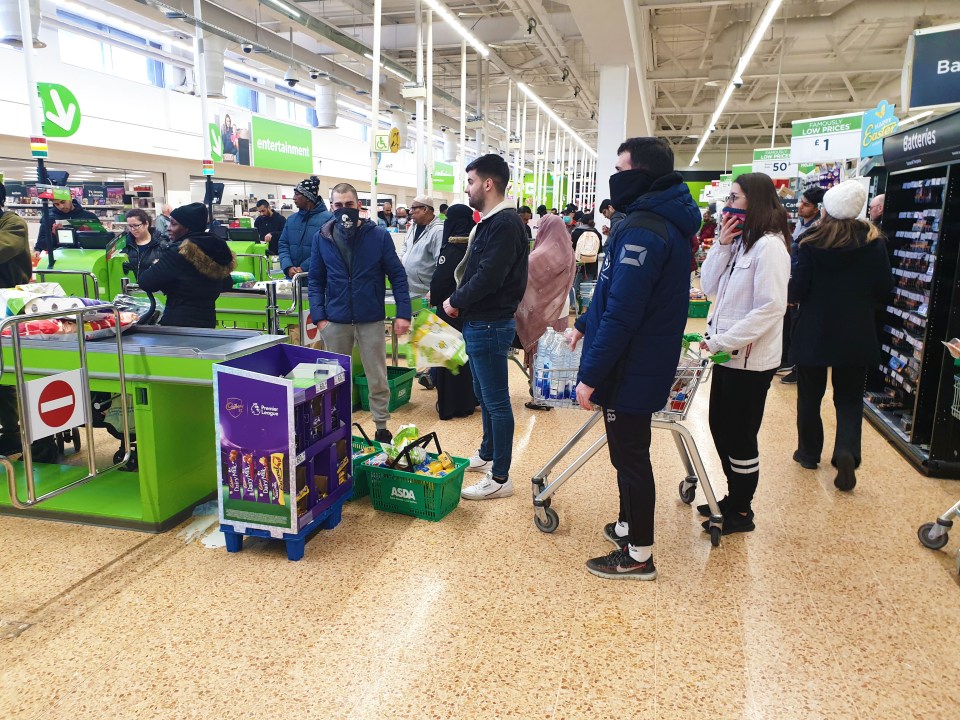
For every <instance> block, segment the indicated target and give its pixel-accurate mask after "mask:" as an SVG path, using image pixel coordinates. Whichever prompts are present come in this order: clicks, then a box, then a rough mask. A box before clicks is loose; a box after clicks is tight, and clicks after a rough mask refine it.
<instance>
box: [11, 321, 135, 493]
mask: <svg viewBox="0 0 960 720" xmlns="http://www.w3.org/2000/svg"><path fill="white" fill-rule="evenodd" d="M105 312H112V313H113V318H114V322H115V323H116V325H115V329H116V339H117V371H118V375H119V379H120V411H121V414H122V416H123V447H124V448H125V449H126V450H125V453H124V456H123V459H122V460H121V461H120V462H118V463H114V464H113V465H111V466H110V467H107V468H104V469H103V470H98V469H97V454H96V440H95V438H94V432H93V421H92V419H91V418H92V415H93V412H92V411H93V407H92V403H91V400H90V376H89V373H88V371H87V339H86V336H85V334H84V329H83V318H84V317H85V316H86V315H90V314H93V313H105ZM70 317H72V318H73V319H74V322H75V323H76V325H77V350H78V352H79V353H80V377H81V382H80V386H81V387H80V391H81V394H82V395H83V399H82V402H85V403H86V404H87V412H86V422H85V424H84V427H85V429H86V435H87V475H85V476H84V477H82V478H80V479H79V480H74V481H73V482H71V483H68V484H67V485H64V486H63V487H60V488H57V489H56V490H51V491H50V492H48V493H45V494H43V495H41V496H40V497H37V490H36V481H35V478H34V473H33V453H32V451H31V448H30V444H31V442H32V440H31V437H30V435H31V430H30V425H29V423H28V421H27V410H26V408H25V407H24V404H23V403H24V398H25V397H26V380H24V370H23V346H22V338H21V337H20V329H19V326H20V325H22V324H23V323H27V322H33V321H35V320H53V319H57V318H70ZM7 328H10V338H11V340H12V347H13V364H14V377H15V388H16V391H17V413H18V415H19V418H20V438H21V444H22V446H23V471H24V477H25V479H26V484H27V500H26V502H24V501H22V500H21V499H20V496H19V495H18V492H17V482H16V474H15V472H14V469H13V465H12V464H11V462H10V460H9V459H8V458H7V457H6V456H3V455H0V464H2V465H3V466H4V469H5V470H6V474H7V485H8V487H9V489H10V504H11V505H13V506H14V507H15V508H18V509H20V510H27V509H29V508H31V507H33V506H34V505H37V504H38V503H41V502H43V501H44V500H49V499H50V498H53V497H56V496H57V495H61V494H63V493H65V492H67V491H68V490H71V489H73V488H75V487H78V486H79V485H83V484H85V483H87V482H89V481H90V480H93V479H94V478H96V477H99V476H100V475H103V474H104V473H107V472H110V471H111V470H115V469H117V468H119V467H121V466H123V465H126V464H127V462H128V461H129V460H130V421H129V418H128V417H127V412H128V409H127V383H126V376H125V374H124V368H123V335H122V333H121V332H120V329H121V328H120V311H119V310H117V308H116V307H115V306H114V305H112V304H110V303H102V304H100V305H93V306H90V307H84V308H77V309H76V310H58V311H53V312H46V313H37V314H35V315H15V316H13V317H8V318H5V319H4V320H2V321H0V375H2V374H3V373H4V366H3V365H4V363H3V341H4V337H3V332H4V331H5V330H6V329H7ZM77 402H81V399H79V398H78V399H77Z"/></svg>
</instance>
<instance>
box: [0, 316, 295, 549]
mask: <svg viewBox="0 0 960 720" xmlns="http://www.w3.org/2000/svg"><path fill="white" fill-rule="evenodd" d="M284 341H285V338H284V337H281V336H277V335H264V334H261V333H259V332H254V331H243V330H195V329H190V328H162V327H139V328H132V329H131V330H129V331H128V332H126V333H124V335H123V358H124V370H125V372H124V374H125V376H126V383H127V395H128V397H130V398H132V409H133V416H134V425H135V430H134V432H135V433H136V446H137V453H138V461H139V463H138V469H137V470H136V471H133V472H130V471H126V470H120V469H116V470H111V471H108V472H107V473H105V474H104V475H102V476H99V477H96V478H93V479H92V480H90V481H89V482H87V483H86V484H83V485H79V486H77V487H76V488H72V489H70V490H68V491H65V492H64V493H63V494H61V495H57V496H55V497H51V498H49V499H47V500H44V501H43V502H41V503H39V504H37V505H34V506H33V507H31V508H29V509H25V510H22V509H18V508H15V507H14V506H13V504H12V503H11V502H10V494H9V490H8V488H7V484H6V482H3V483H0V514H9V515H19V516H28V517H40V518H49V519H57V520H67V521H73V522H82V523H89V524H95V525H103V526H108V527H120V528H130V529H136V530H143V531H147V532H163V531H165V530H167V529H169V528H171V527H173V526H175V525H177V524H178V523H180V522H181V521H182V520H183V519H185V518H186V517H188V516H189V515H190V513H191V512H192V509H193V507H194V506H195V505H196V504H197V503H199V502H201V501H203V500H204V499H205V498H207V497H211V496H212V495H213V494H214V492H215V490H216V478H217V466H216V463H217V457H218V456H217V453H216V450H215V449H216V429H215V426H214V425H215V421H214V407H213V367H212V366H213V364H214V363H218V362H223V361H225V360H231V359H234V358H238V357H241V356H244V355H247V354H249V353H252V352H255V351H257V350H261V349H263V348H265V347H269V346H272V345H275V344H277V343H281V342H284ZM0 347H2V356H3V374H2V375H0V383H2V384H4V385H13V384H15V375H14V358H13V348H12V341H11V339H10V338H3V342H2V343H0ZM21 347H22V363H23V368H24V374H25V379H26V380H33V379H36V378H39V377H45V376H49V375H52V374H55V373H59V372H63V371H66V370H75V369H77V368H78V367H80V354H79V349H78V344H77V341H76V340H73V339H71V340H59V341H50V340H32V339H29V338H23V339H22V343H21ZM86 358H87V362H86V365H87V371H88V373H89V378H90V389H91V391H94V392H96V391H102V392H110V393H114V394H117V393H119V391H120V380H119V372H118V364H119V363H118V356H117V345H116V338H107V339H104V340H88V341H87V342H86ZM117 405H119V402H117ZM100 437H102V434H101V435H100ZM98 440H99V438H98ZM109 442H110V450H111V452H112V451H113V450H115V449H116V444H115V443H116V442H117V441H114V440H113V439H112V438H111V439H110V440H109ZM97 449H100V448H99V442H98V448H97ZM87 450H89V448H87ZM13 465H14V469H15V472H16V478H17V485H18V488H19V491H18V496H19V498H20V499H21V501H23V500H24V499H25V498H27V490H26V481H25V478H24V468H23V464H22V462H16V463H14V464H13ZM33 469H34V481H35V485H36V495H37V496H38V497H40V496H42V495H44V494H46V493H48V492H50V491H53V490H56V489H58V488H61V487H63V486H65V485H68V484H70V483H71V482H74V481H76V480H78V479H81V478H83V477H84V476H85V475H86V473H87V467H86V466H85V465H82V466H79V467H78V466H72V465H49V464H39V463H34V465H33Z"/></svg>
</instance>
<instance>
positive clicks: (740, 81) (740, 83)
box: [733, 78, 743, 90]
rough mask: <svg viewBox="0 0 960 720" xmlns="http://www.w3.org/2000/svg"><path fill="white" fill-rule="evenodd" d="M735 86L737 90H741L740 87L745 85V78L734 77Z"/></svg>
mask: <svg viewBox="0 0 960 720" xmlns="http://www.w3.org/2000/svg"><path fill="white" fill-rule="evenodd" d="M733 86H734V87H735V88H736V89H737V90H739V89H740V88H742V87H743V78H734V79H733Z"/></svg>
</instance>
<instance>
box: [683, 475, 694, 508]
mask: <svg viewBox="0 0 960 720" xmlns="http://www.w3.org/2000/svg"><path fill="white" fill-rule="evenodd" d="M684 485H687V487H684ZM679 489H680V499H681V500H682V501H683V502H685V503H686V504H687V505H689V504H690V503H692V502H693V499H694V498H695V497H696V496H697V486H696V485H688V484H687V481H686V480H681V481H680V488H679Z"/></svg>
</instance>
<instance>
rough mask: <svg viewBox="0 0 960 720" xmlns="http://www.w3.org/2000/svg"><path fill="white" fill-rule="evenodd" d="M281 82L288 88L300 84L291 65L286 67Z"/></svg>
mask: <svg viewBox="0 0 960 720" xmlns="http://www.w3.org/2000/svg"><path fill="white" fill-rule="evenodd" d="M283 81H284V82H285V83H286V84H287V85H289V86H290V87H296V86H297V83H299V82H300V77H299V76H298V75H297V71H296V70H294V69H293V65H291V66H290V67H288V68H287V71H286V72H285V73H284V74H283Z"/></svg>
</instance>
